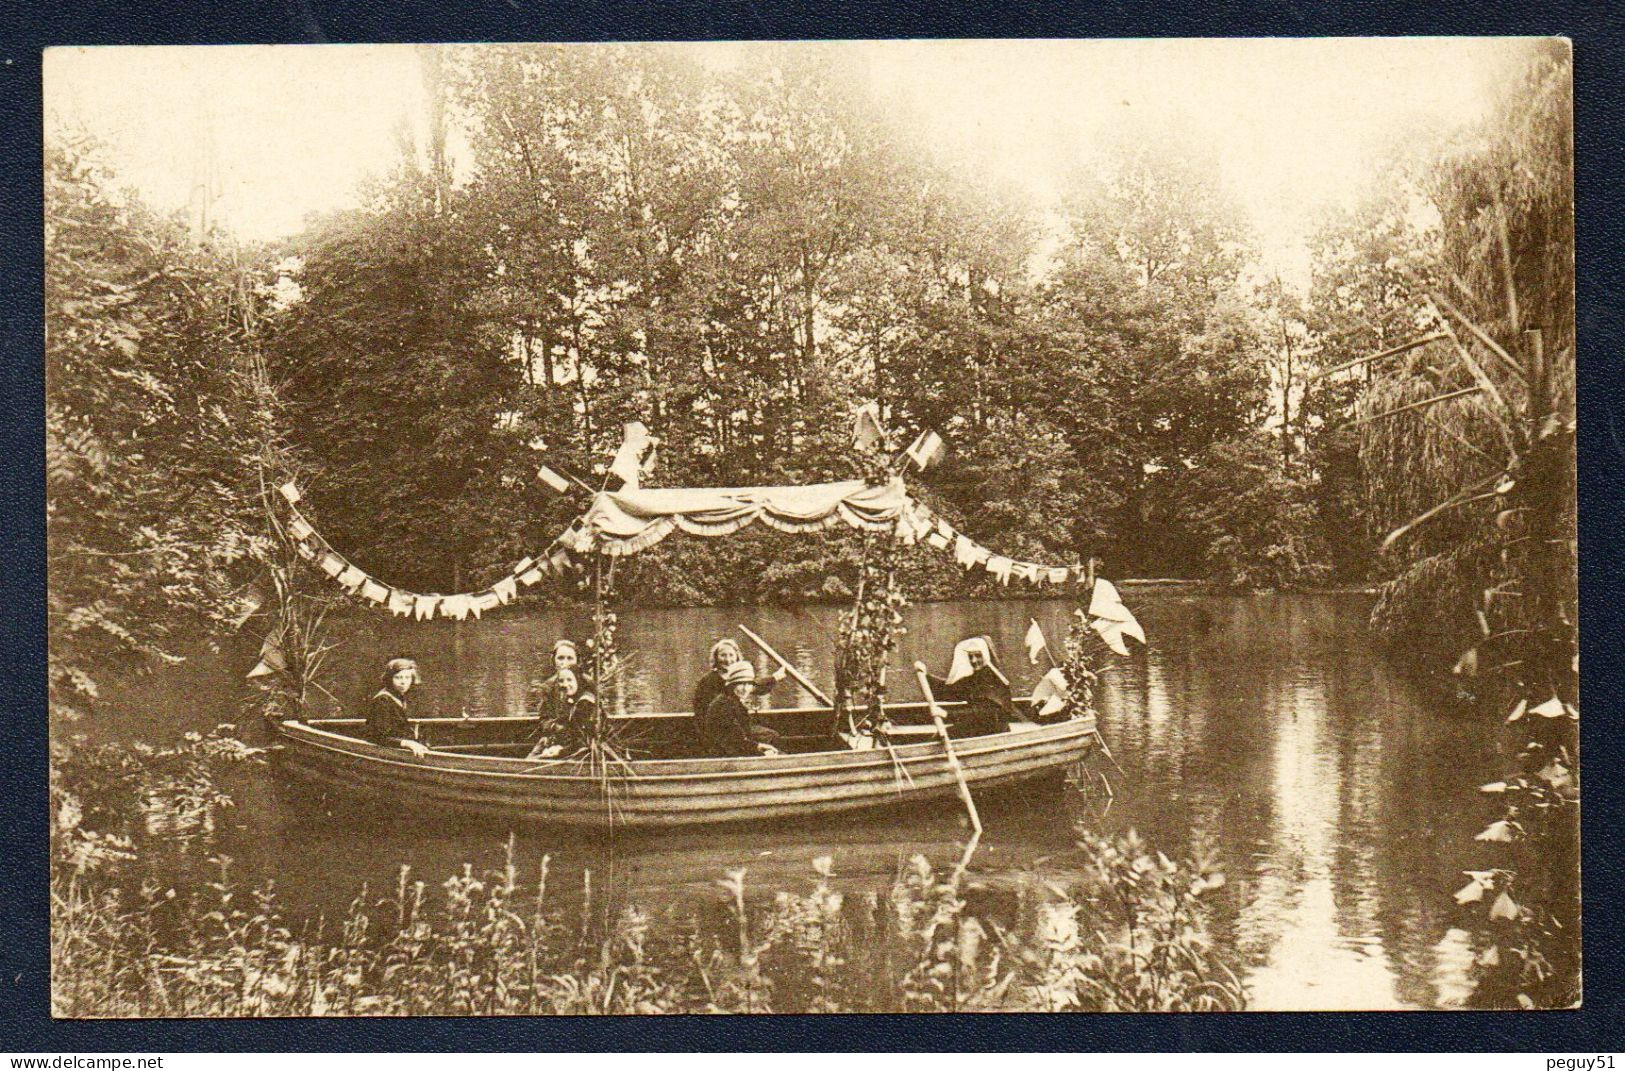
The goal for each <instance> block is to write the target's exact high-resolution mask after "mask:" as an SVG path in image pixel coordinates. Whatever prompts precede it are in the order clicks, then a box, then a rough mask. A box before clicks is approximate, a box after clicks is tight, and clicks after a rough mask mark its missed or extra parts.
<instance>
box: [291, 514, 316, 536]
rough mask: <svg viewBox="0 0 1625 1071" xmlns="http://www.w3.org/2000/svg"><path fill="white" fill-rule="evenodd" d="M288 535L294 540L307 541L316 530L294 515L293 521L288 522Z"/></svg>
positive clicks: (307, 522)
mask: <svg viewBox="0 0 1625 1071" xmlns="http://www.w3.org/2000/svg"><path fill="white" fill-rule="evenodd" d="M288 533H289V534H290V535H292V536H293V537H294V538H295V539H309V538H310V537H311V536H313V535H315V534H316V529H314V528H312V527H311V526H310V522H309V521H307V520H305V519H304V518H303V517H301V516H299V515H298V514H297V513H296V514H294V515H293V520H291V521H289V522H288Z"/></svg>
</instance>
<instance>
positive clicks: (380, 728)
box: [358, 658, 429, 755]
mask: <svg viewBox="0 0 1625 1071" xmlns="http://www.w3.org/2000/svg"><path fill="white" fill-rule="evenodd" d="M417 683H418V664H417V663H416V662H414V661H412V660H411V659H410V658H391V659H390V660H389V662H388V663H387V664H386V665H385V666H384V678H383V681H382V682H381V684H382V686H381V687H380V688H379V689H378V692H377V694H376V695H374V696H373V697H372V698H371V699H370V700H368V701H367V723H366V724H365V725H364V726H362V727H361V732H360V733H359V734H358V735H360V736H361V738H362V739H363V740H370V741H372V742H373V743H375V744H381V745H382V746H384V747H398V748H404V749H406V750H407V751H410V752H411V753H412V754H414V755H423V754H427V753H428V750H429V749H428V748H426V747H424V746H423V745H422V744H420V743H419V742H418V741H416V740H414V739H412V723H411V721H410V720H409V719H410V718H411V716H412V708H411V705H410V704H409V702H408V700H407V696H408V694H409V693H410V692H411V691H412V689H413V688H414V687H415V686H416V685H417Z"/></svg>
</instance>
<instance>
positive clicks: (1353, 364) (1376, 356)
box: [1304, 331, 1450, 386]
mask: <svg viewBox="0 0 1625 1071" xmlns="http://www.w3.org/2000/svg"><path fill="white" fill-rule="evenodd" d="M1449 337H1450V336H1449V335H1446V334H1445V333H1443V332H1442V331H1441V332H1436V333H1434V334H1431V335H1425V336H1423V337H1422V338H1419V339H1415V340H1413V341H1411V342H1407V343H1405V344H1404V345H1402V346H1395V347H1394V348H1393V349H1391V350H1383V351H1382V352H1381V353H1373V354H1371V355H1370V356H1369V357H1356V358H1355V359H1354V360H1352V361H1344V362H1343V363H1342V364H1340V365H1337V366H1336V367H1335V368H1328V369H1326V370H1325V371H1324V372H1316V373H1315V374H1314V375H1312V376H1310V377H1309V378H1308V379H1306V380H1304V384H1305V385H1306V386H1307V385H1308V384H1310V383H1313V382H1315V381H1316V380H1319V379H1325V378H1326V377H1327V376H1335V375H1336V374H1337V373H1339V372H1347V371H1348V370H1349V369H1350V368H1357V367H1359V366H1360V365H1362V364H1370V363H1371V362H1373V361H1381V360H1384V359H1385V358H1388V357H1397V356H1399V355H1400V354H1402V353H1409V352H1410V351H1411V350H1414V349H1420V348H1421V347H1423V346H1426V345H1427V344H1428V343H1430V342H1440V341H1443V340H1444V339H1447V338H1449Z"/></svg>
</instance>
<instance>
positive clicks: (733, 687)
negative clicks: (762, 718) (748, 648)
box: [694, 658, 779, 756]
mask: <svg viewBox="0 0 1625 1071" xmlns="http://www.w3.org/2000/svg"><path fill="white" fill-rule="evenodd" d="M722 680H723V685H724V690H723V692H722V693H721V694H720V695H718V696H716V697H715V698H714V699H712V700H711V703H710V705H709V706H707V707H706V708H705V712H704V713H703V714H699V713H696V714H695V718H694V722H695V726H694V727H695V730H696V734H697V736H698V737H699V740H698V743H699V748H700V754H701V755H708V756H744V755H777V754H778V753H779V750H778V748H777V747H775V746H774V744H775V743H777V741H778V739H779V734H778V733H776V732H774V731H773V730H772V729H769V728H767V727H766V726H765V725H753V724H751V717H750V713H751V711H750V700H751V694H752V693H753V692H754V691H755V689H756V669H755V667H754V666H752V665H751V664H750V663H749V662H746V661H745V660H744V659H742V658H741V659H739V660H738V661H735V662H732V663H730V664H729V666H728V668H727V669H726V670H725V671H724V672H723V674H722Z"/></svg>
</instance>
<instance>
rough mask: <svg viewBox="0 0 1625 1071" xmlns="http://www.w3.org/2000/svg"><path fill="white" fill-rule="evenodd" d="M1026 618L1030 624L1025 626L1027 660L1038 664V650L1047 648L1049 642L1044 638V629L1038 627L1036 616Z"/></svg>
mask: <svg viewBox="0 0 1625 1071" xmlns="http://www.w3.org/2000/svg"><path fill="white" fill-rule="evenodd" d="M1027 620H1029V621H1031V622H1032V624H1030V625H1028V626H1027V638H1026V640H1025V641H1024V642H1025V643H1026V644H1027V660H1028V661H1029V662H1031V663H1032V664H1033V665H1035V666H1036V665H1038V652H1040V651H1047V650H1049V644H1048V643H1047V642H1045V640H1044V630H1043V629H1041V628H1039V627H1038V618H1036V617H1030V618H1028V619H1027Z"/></svg>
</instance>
